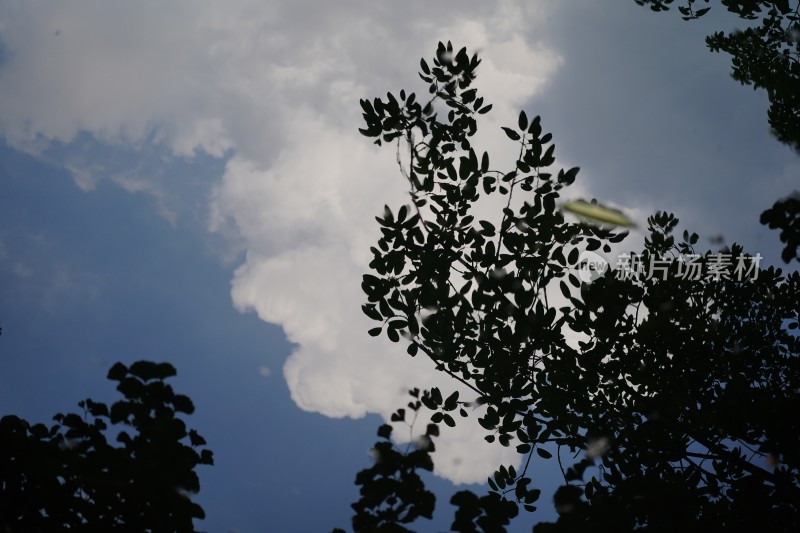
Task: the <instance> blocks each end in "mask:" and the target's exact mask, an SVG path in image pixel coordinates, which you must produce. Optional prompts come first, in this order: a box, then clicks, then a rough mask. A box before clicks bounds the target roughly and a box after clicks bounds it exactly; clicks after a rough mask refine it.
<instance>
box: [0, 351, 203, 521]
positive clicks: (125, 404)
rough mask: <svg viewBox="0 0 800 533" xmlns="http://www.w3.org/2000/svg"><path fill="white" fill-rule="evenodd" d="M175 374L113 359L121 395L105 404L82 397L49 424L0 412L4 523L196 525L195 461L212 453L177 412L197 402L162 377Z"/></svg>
mask: <svg viewBox="0 0 800 533" xmlns="http://www.w3.org/2000/svg"><path fill="white" fill-rule="evenodd" d="M174 375H175V369H174V368H173V367H172V365H170V364H168V363H160V364H156V363H152V362H148V361H139V362H136V363H133V364H132V365H131V366H130V368H128V367H126V366H125V365H123V364H122V363H117V364H115V365H114V366H113V367H112V368H111V369H110V371H109V372H108V379H110V380H112V381H116V382H118V384H117V390H118V391H119V392H121V393H122V395H123V396H124V399H123V400H119V401H117V402H116V403H114V404H113V405H111V407H110V408H109V407H108V406H106V405H105V404H103V403H99V402H94V401H92V400H89V399H87V400H85V401H82V402H80V403H79V406H80V407H81V408H82V409H83V413H81V414H77V413H69V414H66V415H64V414H58V415H56V416H55V417H54V419H55V421H56V422H57V424H55V425H54V426H53V427H51V428H47V427H46V426H45V425H44V424H30V423H28V422H26V421H25V420H22V419H21V418H19V417H17V416H14V415H9V416H4V417H3V418H2V419H0V531H3V532H24V533H32V532H45V533H49V532H53V531H109V532H111V531H136V532H145V531H151V532H190V531H195V528H194V525H193V523H192V521H193V519H201V518H204V516H205V515H204V512H203V509H202V508H201V507H200V506H199V505H198V504H196V503H194V502H193V501H192V500H191V495H192V494H194V493H196V492H197V491H198V490H199V489H200V483H199V480H198V477H197V474H196V473H195V471H194V469H195V467H196V466H197V465H211V464H213V457H212V452H211V451H209V450H207V449H199V447H200V446H203V445H205V444H206V441H205V440H204V439H203V437H201V436H200V435H199V434H198V433H197V432H196V431H195V430H193V429H189V430H187V428H186V424H185V423H184V421H183V420H181V419H180V418H178V416H177V415H178V413H183V414H186V415H189V414H191V413H192V412H194V405H193V404H192V401H191V399H189V397H187V396H184V395H182V394H175V392H173V390H172V387H171V386H170V385H168V384H166V383H165V381H164V380H165V379H167V378H169V377H171V376H174ZM109 437H114V439H115V440H116V441H117V442H118V443H120V446H114V445H112V444H110V443H109V442H108V438H109ZM187 440H188V443H187V442H186V441H187Z"/></svg>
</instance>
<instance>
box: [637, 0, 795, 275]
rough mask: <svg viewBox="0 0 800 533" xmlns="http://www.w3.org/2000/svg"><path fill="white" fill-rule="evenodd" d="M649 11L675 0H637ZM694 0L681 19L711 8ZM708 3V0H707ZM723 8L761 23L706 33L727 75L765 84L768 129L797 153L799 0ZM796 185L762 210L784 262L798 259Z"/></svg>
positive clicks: (732, 1)
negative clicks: (724, 58) (777, 233)
mask: <svg viewBox="0 0 800 533" xmlns="http://www.w3.org/2000/svg"><path fill="white" fill-rule="evenodd" d="M635 2H636V3H637V4H639V5H649V6H650V8H651V9H652V10H653V11H665V10H667V9H668V8H669V5H670V4H672V2H673V0H635ZM695 3H699V2H696V0H686V2H685V4H683V5H682V6H680V7H678V11H679V12H680V13H681V15H682V16H683V19H684V20H694V19H697V18H700V17H702V16H704V15H705V14H706V13H708V12H709V11H710V10H711V8H710V7H704V8H702V9H698V10H695V9H694V4H695ZM705 3H706V4H708V3H709V0H705ZM721 3H722V5H723V6H725V8H726V9H727V10H728V11H730V12H731V13H734V14H735V15H737V16H739V17H740V18H741V19H742V20H748V21H751V20H757V19H759V18H761V22H760V24H757V25H754V26H750V27H747V28H745V29H744V30H736V31H732V32H730V33H725V32H721V31H720V32H715V33H714V34H713V35H709V36H708V37H706V45H707V46H708V48H709V50H711V51H712V52H726V53H728V54H730V56H731V65H732V67H733V70H732V72H731V76H732V77H733V79H734V80H736V81H738V82H739V83H741V84H742V85H752V86H753V88H754V89H759V88H763V89H764V90H766V91H767V95H768V97H769V102H770V106H769V110H768V111H767V117H768V121H769V125H770V127H771V129H772V134H773V135H774V136H775V138H776V139H778V140H779V141H780V142H782V143H784V144H786V145H788V146H790V147H792V148H793V149H794V150H795V151H797V152H798V153H800V2H798V1H797V0H794V1H790V0H721ZM798 195H800V193H799V192H797V191H795V192H794V193H793V194H792V195H790V196H789V197H787V198H784V199H782V200H778V201H777V202H775V204H774V205H773V206H772V207H771V208H770V209H768V210H766V211H764V212H763V213H762V214H761V223H762V224H764V225H768V226H769V227H770V228H772V229H780V230H781V241H782V242H785V243H786V247H785V248H784V250H783V253H782V258H783V260H784V261H785V262H786V263H789V262H790V261H791V260H792V259H796V260H798V261H800V256H798V246H800V230H798V226H800V208H798V206H797V203H798V202H797V200H796V198H797V196H798Z"/></svg>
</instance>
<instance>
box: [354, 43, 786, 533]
mask: <svg viewBox="0 0 800 533" xmlns="http://www.w3.org/2000/svg"><path fill="white" fill-rule="evenodd" d="M454 50H455V49H454V48H453V47H452V45H451V43H447V45H444V44H442V43H439V46H438V49H437V52H436V57H435V58H434V59H433V63H432V65H433V66H430V65H429V64H428V62H426V61H425V60H424V59H423V60H422V61H421V63H420V67H421V72H420V76H421V78H422V79H423V80H424V81H425V82H426V83H427V84H429V91H430V94H431V95H432V96H431V97H430V99H429V100H428V101H427V102H424V103H422V102H419V101H417V97H416V95H415V94H414V93H406V91H404V90H403V91H400V93H399V98H398V97H396V96H394V95H393V94H391V93H389V94H387V95H386V99H385V100H384V99H380V98H376V99H374V100H373V101H368V100H362V101H361V106H362V108H363V111H364V119H365V122H366V127H365V128H362V129H361V130H360V131H361V133H362V134H364V135H366V136H367V137H371V138H375V139H376V141H375V143H376V144H378V145H381V144H382V143H392V144H394V145H395V146H396V150H397V152H398V156H399V155H400V154H401V153H403V154H405V155H404V157H398V161H406V163H401V164H400V170H401V173H402V175H403V177H404V178H405V179H406V180H407V181H408V184H409V195H410V201H411V203H410V205H403V206H400V207H399V208H396V209H391V208H389V207H388V206H387V207H385V209H384V214H383V216H382V217H378V218H377V220H378V223H379V224H380V226H381V232H382V237H381V238H380V240H379V241H378V243H377V245H376V246H374V247H373V248H372V253H373V260H372V262H371V263H370V268H371V270H372V273H370V274H366V275H364V278H363V284H362V287H363V290H364V292H365V294H366V297H367V303H366V304H364V305H363V307H362V309H363V311H364V313H365V314H366V315H367V316H368V317H370V318H371V319H373V320H375V321H376V323H377V324H378V325H377V326H376V327H375V328H373V329H372V330H370V332H369V333H370V334H371V335H373V336H377V335H380V334H382V333H384V334H386V336H387V337H388V338H389V339H390V340H391V341H393V342H399V341H400V339H401V338H404V339H406V340H407V342H408V347H407V351H408V354H409V355H410V356H412V357H415V356H418V355H419V356H423V357H428V358H430V359H431V360H432V361H433V363H434V364H435V367H436V369H437V370H439V371H441V372H445V373H447V374H448V375H449V376H451V377H452V378H453V379H454V380H455V381H458V382H459V383H460V384H461V386H462V387H466V388H468V389H469V390H470V392H471V395H472V397H470V398H466V399H464V398H461V397H460V396H459V394H458V392H452V393H450V394H446V393H445V392H442V391H440V390H438V389H432V390H430V391H425V392H423V393H421V394H420V393H419V391H412V392H414V393H415V394H416V395H417V396H418V397H419V399H418V400H412V402H411V403H410V404H409V406H408V407H409V408H411V410H412V411H414V410H416V409H419V408H420V407H421V406H422V405H424V406H425V407H426V408H428V409H430V410H431V411H433V414H432V416H431V421H432V423H433V426H429V427H428V430H427V431H426V437H427V438H426V439H425V442H424V445H422V446H417V447H411V448H409V449H407V450H406V451H405V452H399V451H398V450H397V449H396V448H393V447H392V444H391V442H390V441H389V434H390V429H391V428H390V427H389V426H382V427H381V429H380V430H379V435H380V436H381V437H382V439H383V440H382V441H381V442H379V444H378V445H376V450H378V451H379V452H380V453H379V454H378V455H377V457H378V459H379V461H378V462H377V463H376V465H374V466H373V467H372V468H370V469H366V470H365V471H362V472H361V473H360V474H359V475H358V477H357V478H356V482H357V484H359V485H361V486H362V490H361V499H360V500H359V502H357V503H356V504H354V506H353V507H354V509H355V510H356V511H357V513H356V518H354V521H353V527H354V529H355V530H356V531H357V532H362V531H409V530H408V529H405V528H406V525H410V523H411V522H412V521H413V520H414V519H415V518H417V517H419V516H425V517H427V516H430V514H431V513H432V512H433V506H434V503H435V502H434V501H433V498H432V495H431V494H429V493H427V492H426V491H425V490H424V487H420V484H419V478H418V477H414V476H413V475H410V474H409V469H414V468H422V469H424V470H430V469H431V468H432V461H433V459H432V457H431V456H430V453H431V452H432V451H433V449H432V448H431V446H430V445H429V443H432V437H434V436H435V435H437V434H438V431H439V426H440V425H441V424H442V423H444V424H445V425H446V426H454V425H456V424H457V419H458V418H459V417H468V416H470V414H469V411H468V410H467V409H464V407H465V406H466V405H467V404H470V405H475V404H479V405H482V406H484V408H485V410H483V411H482V412H481V415H480V417H479V418H478V422H479V424H480V426H481V427H482V428H483V429H484V430H485V431H486V435H485V438H486V440H487V441H488V442H490V443H496V444H497V445H499V446H505V447H509V446H513V447H515V449H516V451H517V452H518V453H519V454H521V455H522V456H523V460H522V464H523V465H524V467H523V468H522V469H521V471H517V470H516V469H515V468H514V467H513V466H507V465H499V468H498V469H497V471H496V472H495V473H494V475H493V476H492V477H490V478H489V480H488V484H489V488H490V490H489V492H488V494H487V495H486V496H483V497H478V496H477V495H475V494H472V493H469V492H465V491H462V492H459V493H457V494H456V495H455V496H453V498H452V499H451V503H452V504H454V505H456V507H457V512H456V515H455V520H454V522H453V525H452V527H453V530H454V531H463V532H466V531H483V532H499V531H505V525H506V524H507V523H508V522H509V520H510V519H511V518H513V517H514V516H516V515H517V514H518V512H519V510H520V508H522V509H524V510H525V511H528V512H532V511H535V510H536V507H535V505H534V504H535V503H536V501H537V499H538V498H539V494H540V492H539V489H537V488H536V487H535V476H534V475H532V473H533V472H535V468H536V465H537V464H538V463H539V462H540V461H558V463H559V465H560V466H561V469H562V472H563V475H564V486H562V487H561V488H560V489H559V490H558V491H557V492H556V495H555V502H554V503H555V505H556V510H557V511H558V513H559V516H560V517H559V519H558V521H557V522H556V523H553V524H538V525H537V526H536V527H535V528H534V530H535V531H536V532H540V533H546V532H552V531H559V532H560V531H589V530H591V531H633V530H636V531H640V530H641V531H676V530H679V529H684V530H695V529H702V530H704V531H706V530H724V529H726V528H733V527H734V526H736V527H745V528H747V526H752V527H753V528H755V527H760V528H764V529H767V530H770V531H796V530H797V528H798V527H800V451H798V449H799V448H798V443H799V441H800V422H798V421H797V417H794V416H792V415H791V413H793V412H795V411H796V410H797V409H798V408H800V372H799V371H798V370H800V369H799V368H798V364H799V363H800V360H798V353H800V339H799V338H798V335H797V331H798V319H800V316H798V312H799V311H798V310H800V275H798V273H797V272H794V273H791V274H784V273H783V272H782V271H781V270H780V269H778V268H774V267H769V268H766V269H759V268H758V266H759V265H758V261H759V257H758V256H756V257H751V256H749V255H747V254H745V253H744V251H743V249H742V248H741V247H740V246H738V245H736V244H734V245H732V246H731V248H730V249H724V250H722V251H719V252H712V251H702V250H699V249H697V248H696V245H697V243H698V241H699V237H698V235H697V234H695V233H690V232H688V231H684V232H683V233H682V238H679V237H677V236H676V234H675V230H676V227H677V225H678V220H677V219H676V218H675V217H674V216H673V215H671V214H668V213H657V214H655V215H653V216H651V217H650V218H649V219H648V221H647V222H648V227H647V232H648V236H647V237H646V239H645V245H644V249H643V250H641V251H639V252H637V253H634V252H631V253H629V254H623V255H621V256H620V259H621V261H619V262H618V263H616V264H613V265H610V268H608V269H607V270H606V271H605V273H603V274H602V275H600V276H599V277H598V276H596V275H592V276H590V277H589V279H588V280H587V279H586V276H585V274H586V273H587V270H586V268H587V267H586V264H585V259H586V258H587V254H589V253H590V252H591V253H595V252H599V251H601V250H602V252H603V253H606V254H608V253H610V252H611V251H612V245H615V244H618V243H621V242H622V241H623V239H624V238H625V236H626V234H627V232H625V231H619V230H618V229H616V228H614V227H605V226H599V225H594V224H590V223H586V222H572V221H570V220H568V219H566V218H565V217H564V215H563V214H562V212H561V210H560V209H559V207H558V205H557V200H558V198H559V196H560V191H561V190H562V189H563V188H565V187H568V186H569V185H570V184H572V183H573V182H574V180H575V179H576V176H577V174H578V168H572V169H568V170H564V169H560V170H555V169H554V168H553V166H554V164H555V157H554V145H553V144H552V135H551V134H549V133H544V130H543V127H542V124H541V120H540V118H539V117H535V118H533V119H532V120H530V119H529V118H528V116H527V115H526V113H525V112H522V113H520V115H519V120H518V123H517V125H516V126H515V127H505V128H503V131H504V132H505V135H506V136H507V137H508V139H509V141H510V142H514V143H516V144H517V145H518V147H519V156H518V158H517V160H516V161H513V162H511V165H510V166H508V167H502V166H499V165H498V166H495V165H493V164H492V162H491V161H490V157H489V155H488V154H487V153H486V152H483V153H480V152H478V151H477V150H476V148H475V147H473V146H472V142H471V138H472V136H473V135H474V133H475V132H476V131H477V120H478V118H479V117H480V115H482V114H485V113H487V112H489V111H490V109H491V104H488V103H487V102H485V101H484V99H483V98H482V97H480V96H479V94H478V91H477V89H476V88H474V87H472V84H473V81H474V80H475V75H476V69H477V67H478V65H479V64H480V60H479V59H478V58H477V56H475V55H473V56H472V57H470V56H469V55H468V54H467V51H466V49H463V48H462V49H461V50H459V51H458V52H455V51H454ZM498 195H499V196H501V197H503V198H504V204H505V207H504V208H503V209H502V212H501V213H498V215H497V220H481V219H478V218H476V217H475V215H473V214H472V213H473V212H474V210H473V208H474V207H475V206H476V204H477V203H478V202H480V201H481V198H482V197H487V196H495V197H496V196H498ZM598 209H603V208H602V207H600V206H598ZM591 278H596V279H594V280H593V281H592V280H591ZM415 397H416V396H415ZM456 413H458V416H456ZM392 419H393V420H395V421H403V420H406V410H405V409H401V410H399V411H398V412H397V413H395V416H394V417H393V418H392ZM387 428H388V429H387ZM390 448H391V449H393V450H395V452H396V453H395V452H393V453H388V452H387V450H389V449H390ZM566 452H569V453H568V454H567V453H566ZM414 454H416V456H415V455H414ZM387 457H388V458H389V461H388V465H387V464H385V463H382V462H381V461H383V460H384V458H387ZM570 458H571V459H570ZM411 488H413V490H410V489H411ZM387 509H394V510H395V511H396V510H398V509H399V510H403V509H413V510H414V512H407V513H405V514H403V513H402V512H400V513H398V512H392V511H389V512H387Z"/></svg>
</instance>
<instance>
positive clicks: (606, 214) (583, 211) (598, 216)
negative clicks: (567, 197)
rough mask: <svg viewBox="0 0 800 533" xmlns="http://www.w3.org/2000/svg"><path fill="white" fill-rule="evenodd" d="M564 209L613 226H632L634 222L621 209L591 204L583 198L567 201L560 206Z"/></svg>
mask: <svg viewBox="0 0 800 533" xmlns="http://www.w3.org/2000/svg"><path fill="white" fill-rule="evenodd" d="M562 209H564V211H568V212H570V213H573V214H575V215H578V216H580V217H582V218H585V219H589V220H590V221H595V222H599V223H601V224H610V225H613V226H624V227H628V228H632V227H634V226H636V224H635V223H634V222H633V221H632V220H631V219H630V218H628V217H627V216H626V215H625V214H624V213H623V212H622V211H619V210H618V209H612V208H610V207H605V206H603V205H600V204H592V203H589V202H586V201H584V200H575V201H572V202H567V203H565V204H564V205H563V206H562Z"/></svg>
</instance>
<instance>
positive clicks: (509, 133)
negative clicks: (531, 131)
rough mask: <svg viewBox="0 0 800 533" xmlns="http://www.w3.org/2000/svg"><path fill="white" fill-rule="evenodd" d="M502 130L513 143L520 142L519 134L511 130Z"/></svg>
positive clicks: (504, 128)
mask: <svg viewBox="0 0 800 533" xmlns="http://www.w3.org/2000/svg"><path fill="white" fill-rule="evenodd" d="M502 130H503V131H504V132H506V136H507V137H508V138H509V139H511V140H512V141H518V140H519V139H520V136H519V133H517V132H516V131H514V130H512V129H511V128H506V127H503V128H502Z"/></svg>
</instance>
